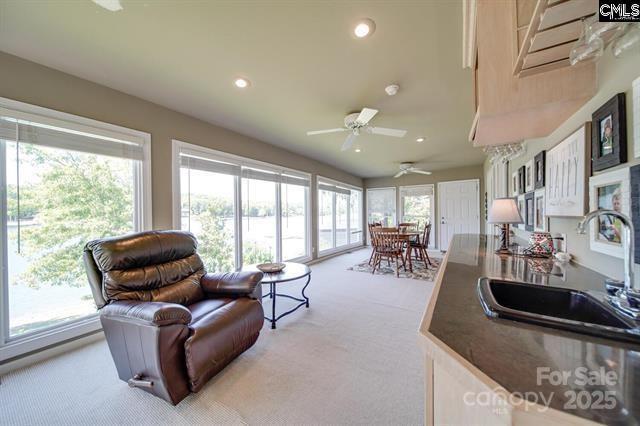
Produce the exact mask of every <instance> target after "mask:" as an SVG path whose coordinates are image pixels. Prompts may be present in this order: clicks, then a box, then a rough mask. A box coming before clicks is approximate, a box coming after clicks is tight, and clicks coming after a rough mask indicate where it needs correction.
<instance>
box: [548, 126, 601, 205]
mask: <svg viewBox="0 0 640 426" xmlns="http://www.w3.org/2000/svg"><path fill="white" fill-rule="evenodd" d="M590 140H591V123H585V124H583V125H582V126H580V128H579V129H577V130H576V131H575V132H573V133H571V134H570V135H569V136H567V137H566V138H565V139H564V140H563V141H562V142H560V143H559V144H558V145H556V146H554V147H553V148H551V149H550V150H548V151H547V153H546V158H545V169H546V171H545V175H546V181H545V203H546V209H545V211H546V214H547V216H566V217H578V216H584V214H585V213H586V209H587V200H588V197H587V178H588V177H589V176H590V175H591V168H590V164H589V159H590V158H591V155H590V154H589V151H590V147H591V144H590V143H589V141H590Z"/></svg>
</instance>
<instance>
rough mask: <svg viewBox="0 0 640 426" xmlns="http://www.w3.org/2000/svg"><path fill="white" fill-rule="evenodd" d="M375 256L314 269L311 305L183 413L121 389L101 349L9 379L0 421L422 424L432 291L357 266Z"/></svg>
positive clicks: (267, 332) (1, 394) (101, 345)
mask: <svg viewBox="0 0 640 426" xmlns="http://www.w3.org/2000/svg"><path fill="white" fill-rule="evenodd" d="M365 253H366V252H365V251H357V252H355V253H352V254H347V255H343V256H339V257H336V258H333V259H330V260H328V261H325V262H322V263H318V264H316V265H313V266H312V270H313V274H312V281H311V284H310V285H309V287H308V289H307V294H308V295H309V297H310V299H311V307H310V309H308V310H306V309H305V310H299V311H297V312H296V313H294V314H293V315H290V316H288V317H285V318H284V319H282V320H281V321H279V322H278V329H277V330H271V329H269V327H268V325H267V324H266V323H265V327H264V329H263V331H262V333H261V335H260V338H259V339H258V342H257V343H256V345H255V346H253V347H252V348H251V349H250V350H249V351H247V352H246V353H245V354H243V355H242V356H241V357H239V358H238V359H237V360H235V361H234V362H233V363H232V364H231V365H230V366H229V367H227V368H226V369H225V370H224V371H223V372H222V373H220V374H219V375H218V376H217V377H215V378H214V379H213V380H211V381H210V382H209V383H208V384H207V385H206V386H205V388H204V389H203V390H202V391H200V392H199V393H198V394H194V395H191V396H189V397H187V399H185V400H184V401H182V402H181V403H180V404H179V405H178V406H177V407H173V406H171V405H169V404H167V403H165V402H164V401H162V400H160V399H158V398H155V397H152V396H150V395H148V394H146V393H144V392H142V391H140V390H138V389H130V388H128V387H127V385H126V383H124V382H121V381H119V380H118V379H117V375H116V371H115V368H114V366H113V362H112V360H111V357H110V354H109V351H108V348H107V345H106V342H105V341H100V342H97V343H94V344H91V345H88V346H86V347H83V348H81V349H79V350H76V351H73V352H70V353H68V354H65V355H62V356H59V357H57V358H52V359H49V360H47V361H44V362H42V363H39V364H37V365H34V366H31V367H28V368H25V369H22V370H18V371H15V372H12V373H9V374H7V375H5V376H4V377H2V384H1V385H0V424H3V425H4V424H22V425H40V424H46V425H54V424H65V425H66V424H136V425H140V424H145V425H146V424H149V425H150V424H276V423H277V424H311V423H313V424H319V423H321V424H329V423H331V424H423V405H424V404H423V399H424V396H423V392H424V386H423V370H422V363H421V357H422V354H421V352H420V349H419V347H418V343H417V342H418V340H417V329H418V325H419V321H420V319H421V316H422V313H423V311H424V309H425V306H426V304H427V302H428V298H429V296H430V295H431V291H432V288H433V283H425V282H424V281H418V280H414V279H402V278H400V279H398V278H395V277H394V276H388V275H371V274H363V273H360V272H355V271H349V270H347V268H348V267H349V266H352V265H354V264H356V263H358V262H359V261H361V260H362V259H363V254H365ZM425 284H426V285H425ZM288 287H289V288H291V289H294V288H295V289H298V288H300V287H301V285H300V284H298V283H291V284H288ZM282 289H285V287H284V285H283V286H282ZM278 302H280V300H278ZM280 307H281V308H283V309H284V308H286V304H285V303H284V302H283V303H281V304H280Z"/></svg>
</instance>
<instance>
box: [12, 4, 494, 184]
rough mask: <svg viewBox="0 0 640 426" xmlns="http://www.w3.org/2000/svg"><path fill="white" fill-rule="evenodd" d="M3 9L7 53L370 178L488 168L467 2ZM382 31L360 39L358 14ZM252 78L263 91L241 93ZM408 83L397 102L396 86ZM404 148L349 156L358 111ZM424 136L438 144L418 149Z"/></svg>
mask: <svg viewBox="0 0 640 426" xmlns="http://www.w3.org/2000/svg"><path fill="white" fill-rule="evenodd" d="M122 4H123V6H124V10H122V11H119V12H108V11H106V10H105V9H102V8H100V7H98V6H97V5H95V4H94V3H92V2H91V1H89V0H75V1H74V0H69V1H63V0H58V1H53V0H52V1H13V0H0V50H3V51H6V52H9V53H11V54H14V55H17V56H20V57H23V58H26V59H29V60H32V61H35V62H38V63H41V64H44V65H46V66H49V67H52V68H55V69H59V70H61V71H64V72H67V73H69V74H73V75H76V76H79V77H82V78H85V79H88V80H91V81H94V82H97V83H100V84H103V85H106V86H108V87H111V88H114V89H117V90H120V91H123V92H126V93H129V94H132V95H135V96H138V97H140V98H143V99H146V100H149V101H152V102H155V103H158V104H161V105H164V106H166V107H169V108H172V109H175V110H178V111H181V112H183V113H186V114H189V115H191V116H194V117H197V118H200V119H202V120H205V121H208V122H211V123H214V124H218V125H221V126H223V127H227V128H230V129H233V130H236V131H238V132H240V133H244V134H246V135H249V136H253V137H255V138H258V139H260V140H263V141H266V142H268V143H271V144H274V145H278V146H281V147H284V148H286V149H289V150H291V151H294V152H297V153H300V154H303V155H306V156H309V157H311V158H314V159H318V160H321V161H323V162H326V163H328V164H332V165H334V166H336V167H338V168H340V169H343V170H345V171H348V172H351V173H353V174H355V175H358V176H362V177H374V176H386V175H392V174H394V173H395V172H396V171H397V170H398V164H397V163H399V162H401V161H415V162H421V161H423V162H426V164H424V165H425V167H427V168H429V169H431V170H438V169H445V168H451V167H457V166H463V165H470V164H480V163H481V162H482V160H483V155H482V153H481V151H479V150H478V149H474V148H472V147H471V143H470V142H468V141H467V134H468V132H469V128H470V126H471V121H472V119H473V113H474V111H473V100H472V81H471V74H470V72H469V71H468V70H463V69H462V65H461V62H462V58H461V57H462V52H461V51H462V49H461V42H462V41H461V40H462V10H461V8H462V6H461V1H455V0H442V1H439V0H421V1H420V0H414V1H396V0H388V1H367V2H364V1H320V0H318V1H304V0H298V1H266V0H264V1H258V0H255V1H187V0H183V1H151V0H149V1H139V0H122ZM362 17H369V18H371V19H373V20H374V21H375V22H376V26H377V29H376V32H375V33H374V34H373V36H371V37H370V38H368V39H364V40H357V39H355V38H354V37H352V36H351V31H352V27H353V25H354V23H355V21H356V20H357V19H358V18H362ZM237 76H246V77H248V78H249V79H250V80H251V82H252V86H251V87H250V88H249V89H246V90H244V91H241V90H239V89H237V88H236V87H234V86H233V84H232V83H233V80H234V78H235V77H237ZM391 83H398V84H399V85H400V86H401V89H400V92H399V93H398V94H397V95H396V96H394V97H389V96H387V95H386V94H385V92H384V87H385V86H387V85H388V84H391ZM365 106H366V107H370V108H375V109H379V110H380V113H379V114H378V116H377V117H375V118H374V120H373V121H372V123H373V124H374V125H375V126H380V127H392V128H399V129H406V130H408V132H407V136H405V138H403V139H396V138H390V137H384V136H375V135H364V136H361V137H360V138H359V143H360V145H361V147H362V150H363V151H362V152H361V153H355V152H354V151H349V152H344V153H342V152H340V146H341V145H342V141H343V140H344V138H345V137H346V134H345V133H339V134H333V135H325V136H313V137H309V136H306V134H305V132H306V131H307V130H316V129H325V128H333V127H340V126H341V125H342V123H343V118H344V116H345V115H346V114H347V113H350V112H353V111H359V110H360V109H361V108H362V107H365ZM419 136H424V137H426V139H427V140H426V141H425V142H423V143H417V142H416V141H415V139H416V138H417V137H419Z"/></svg>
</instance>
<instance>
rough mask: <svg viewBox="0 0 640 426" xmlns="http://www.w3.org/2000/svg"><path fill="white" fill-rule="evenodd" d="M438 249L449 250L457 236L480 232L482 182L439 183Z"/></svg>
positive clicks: (475, 180)
mask: <svg viewBox="0 0 640 426" xmlns="http://www.w3.org/2000/svg"><path fill="white" fill-rule="evenodd" d="M438 218H439V222H440V233H439V238H438V247H439V248H440V250H443V251H445V250H447V248H448V247H449V242H450V241H451V238H452V237H453V236H454V235H455V234H478V233H479V232H480V181H479V180H478V179H473V180H460V181H451V182H440V183H438Z"/></svg>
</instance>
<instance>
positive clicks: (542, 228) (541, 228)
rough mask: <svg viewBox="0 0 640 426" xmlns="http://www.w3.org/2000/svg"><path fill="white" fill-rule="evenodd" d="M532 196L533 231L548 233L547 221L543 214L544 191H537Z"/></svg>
mask: <svg viewBox="0 0 640 426" xmlns="http://www.w3.org/2000/svg"><path fill="white" fill-rule="evenodd" d="M533 194H534V196H533V198H534V200H533V208H534V216H533V230H534V231H537V232H548V231H549V221H548V220H547V216H546V215H545V214H544V190H543V189H538V190H537V191H536V192H534V193H533Z"/></svg>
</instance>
